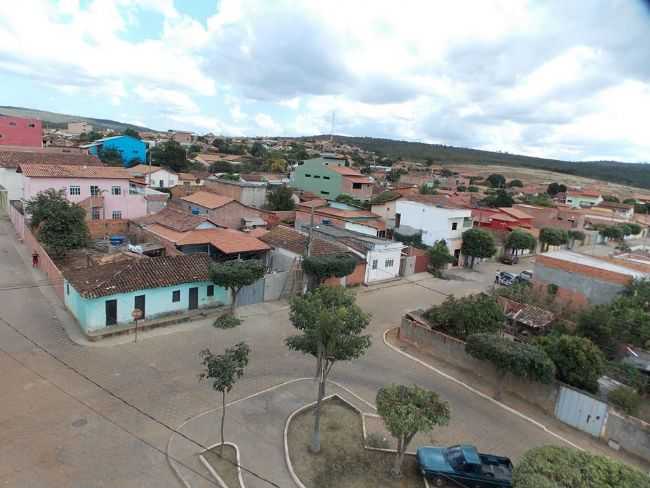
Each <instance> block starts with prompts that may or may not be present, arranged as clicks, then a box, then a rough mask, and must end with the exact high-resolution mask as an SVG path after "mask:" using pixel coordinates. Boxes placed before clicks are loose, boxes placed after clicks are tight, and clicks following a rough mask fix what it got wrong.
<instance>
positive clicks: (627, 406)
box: [607, 386, 641, 415]
mask: <svg viewBox="0 0 650 488" xmlns="http://www.w3.org/2000/svg"><path fill="white" fill-rule="evenodd" d="M607 400H609V402H610V403H611V404H612V405H616V406H617V407H619V408H620V409H621V410H623V412H625V413H626V414H628V415H636V414H638V413H639V405H641V397H640V396H639V394H638V393H637V392H636V391H634V390H633V389H632V388H629V387H627V386H619V387H618V388H616V389H615V390H613V391H610V392H609V393H608V395H607Z"/></svg>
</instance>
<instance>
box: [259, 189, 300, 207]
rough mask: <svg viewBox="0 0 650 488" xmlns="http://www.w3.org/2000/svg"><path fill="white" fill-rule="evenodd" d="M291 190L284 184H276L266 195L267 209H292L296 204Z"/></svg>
mask: <svg viewBox="0 0 650 488" xmlns="http://www.w3.org/2000/svg"><path fill="white" fill-rule="evenodd" d="M292 197H293V192H292V191H291V189H290V188H287V187H286V186H284V185H282V186H278V187H275V188H273V189H272V190H271V191H269V192H268V194H267V195H266V201H267V208H268V209H269V210H274V211H278V210H293V209H294V208H296V204H295V202H294V201H293V198H292Z"/></svg>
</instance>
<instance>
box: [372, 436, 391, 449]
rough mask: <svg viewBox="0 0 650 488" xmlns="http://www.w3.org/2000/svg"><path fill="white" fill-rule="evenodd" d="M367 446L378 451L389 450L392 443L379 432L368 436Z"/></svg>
mask: <svg viewBox="0 0 650 488" xmlns="http://www.w3.org/2000/svg"><path fill="white" fill-rule="evenodd" d="M366 445H367V446H369V447H375V448H377V449H389V448H390V441H389V440H388V439H386V437H384V436H383V435H381V434H380V433H378V432H371V433H370V434H368V435H367V436H366Z"/></svg>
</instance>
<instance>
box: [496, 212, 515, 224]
mask: <svg viewBox="0 0 650 488" xmlns="http://www.w3.org/2000/svg"><path fill="white" fill-rule="evenodd" d="M490 217H491V218H492V220H499V221H501V222H517V219H515V218H514V217H510V215H506V214H502V213H495V214H492V215H490Z"/></svg>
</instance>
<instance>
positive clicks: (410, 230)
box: [395, 195, 473, 266]
mask: <svg viewBox="0 0 650 488" xmlns="http://www.w3.org/2000/svg"><path fill="white" fill-rule="evenodd" d="M472 226H473V221H472V211H471V210H470V209H468V208H462V207H460V206H458V205H457V204H454V203H451V202H450V201H449V199H448V198H447V197H445V196H443V195H407V196H404V197H403V198H401V199H399V200H397V201H396V204H395V232H396V233H397V234H402V235H409V236H410V235H415V234H420V235H421V237H422V243H423V244H426V245H427V246H432V245H433V244H435V243H436V242H437V241H439V240H444V241H445V242H446V243H447V247H448V248H449V252H450V253H451V255H452V256H454V262H453V263H452V265H453V266H458V265H459V264H460V263H461V260H460V248H461V246H462V244H463V232H465V231H466V230H468V229H471V228H472Z"/></svg>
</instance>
